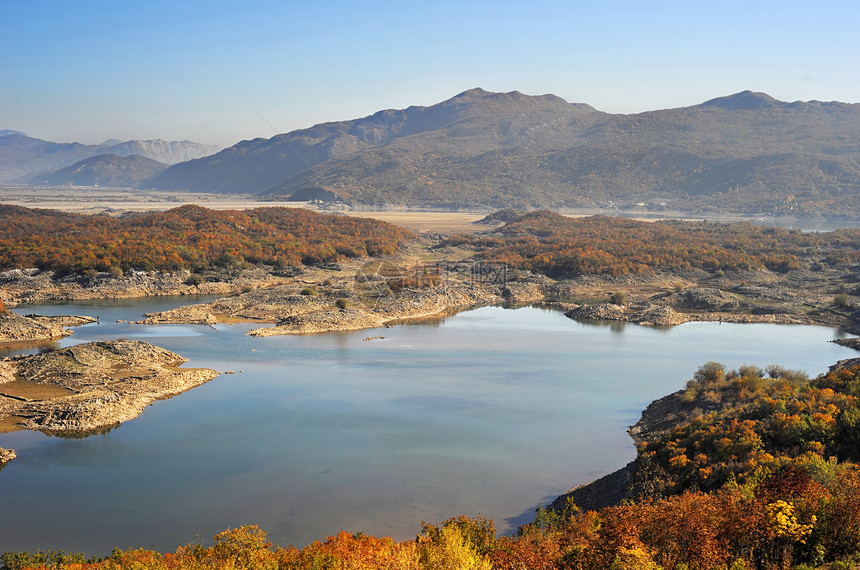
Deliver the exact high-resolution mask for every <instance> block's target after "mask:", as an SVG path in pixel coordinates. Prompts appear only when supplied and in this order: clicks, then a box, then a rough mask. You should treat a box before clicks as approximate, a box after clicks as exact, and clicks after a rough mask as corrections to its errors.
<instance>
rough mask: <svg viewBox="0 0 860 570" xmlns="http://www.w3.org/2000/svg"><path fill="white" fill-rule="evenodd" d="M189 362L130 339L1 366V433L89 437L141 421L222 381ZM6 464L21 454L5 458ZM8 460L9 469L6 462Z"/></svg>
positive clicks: (21, 358) (4, 361)
mask: <svg viewBox="0 0 860 570" xmlns="http://www.w3.org/2000/svg"><path fill="white" fill-rule="evenodd" d="M185 362H187V359H186V358H183V357H182V356H179V355H178V354H175V353H173V352H170V351H168V350H165V349H163V348H159V347H157V346H155V345H152V344H149V343H146V342H141V341H130V340H116V341H103V342H89V343H85V344H79V345H76V346H72V347H69V348H64V349H61V350H55V351H51V352H46V353H44V354H36V355H27V356H13V357H9V358H4V359H2V360H0V433H2V432H8V431H14V430H19V429H31V430H39V431H44V432H46V433H50V434H55V435H87V434H89V433H97V432H99V431H102V430H106V429H110V428H113V427H115V426H117V425H119V424H121V423H122V422H124V421H127V420H130V419H132V418H134V417H136V416H138V415H139V414H140V413H141V412H142V411H143V409H144V408H145V407H146V406H147V405H149V404H150V403H151V402H153V401H154V400H158V399H163V398H169V397H171V396H175V395H176V394H179V393H181V392H184V391H186V390H188V389H190V388H194V387H195V386H199V385H200V384H203V383H205V382H208V381H209V380H212V379H213V378H215V377H216V376H218V374H219V373H218V372H216V371H215V370H210V369H204V368H188V369H183V368H179V366H180V365H182V364H183V363H185ZM0 457H3V458H4V459H5V461H8V460H9V459H12V458H13V457H14V454H9V453H4V454H2V455H0ZM5 461H4V462H5Z"/></svg>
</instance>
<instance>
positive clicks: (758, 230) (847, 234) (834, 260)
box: [446, 211, 860, 278]
mask: <svg viewBox="0 0 860 570" xmlns="http://www.w3.org/2000/svg"><path fill="white" fill-rule="evenodd" d="M446 243H448V244H451V245H454V244H463V243H468V244H471V245H473V246H474V247H476V248H477V249H478V250H479V253H478V257H479V258H483V259H487V260H490V261H495V262H500V263H505V264H507V265H509V266H510V267H514V268H520V269H529V270H531V271H535V272H538V273H543V274H546V275H549V276H551V277H559V278H562V277H575V276H578V275H600V274H608V275H625V274H643V273H655V272H659V271H678V270H684V269H704V270H706V271H711V272H715V271H733V270H751V269H764V268H766V269H769V270H772V271H789V270H791V269H797V268H800V267H806V266H810V265H812V264H814V263H820V262H823V263H826V264H831V265H835V264H838V263H856V262H857V261H860V231H857V230H837V231H834V232H828V233H803V232H800V231H797V230H786V229H780V228H774V227H764V226H756V225H753V224H741V223H733V224H722V223H712V222H685V221H660V222H641V221H637V220H631V219H627V218H616V217H606V216H593V217H588V218H569V217H565V216H561V215H559V214H557V213H555V212H549V211H536V212H531V213H528V214H523V215H521V216H519V217H517V218H514V219H512V220H511V221H510V222H508V223H506V224H505V225H503V226H501V227H499V228H498V229H496V230H494V231H491V232H484V233H480V234H462V235H457V236H453V237H451V238H449V240H448V241H447V242H446Z"/></svg>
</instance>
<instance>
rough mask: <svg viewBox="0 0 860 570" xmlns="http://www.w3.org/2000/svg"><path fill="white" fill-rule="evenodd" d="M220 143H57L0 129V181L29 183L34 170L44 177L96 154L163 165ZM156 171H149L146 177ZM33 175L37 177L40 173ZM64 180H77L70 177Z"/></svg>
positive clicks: (203, 153) (199, 154) (202, 153)
mask: <svg viewBox="0 0 860 570" xmlns="http://www.w3.org/2000/svg"><path fill="white" fill-rule="evenodd" d="M218 150H219V147H217V146H211V145H203V144H199V143H195V142H191V141H163V140H160V139H159V140H150V141H138V140H131V141H124V142H123V141H117V140H109V141H105V142H104V143H102V144H99V145H85V144H81V143H76V142H74V143H57V142H50V141H44V140H41V139H37V138H33V137H29V136H27V135H26V134H24V133H22V132H19V131H12V130H8V129H6V130H0V182H19V183H31V184H37V183H36V182H30V178H31V177H33V175H35V174H40V175H41V177H46V176H48V175H49V173H50V172H51V171H54V170H57V169H62V168H65V167H67V166H70V165H72V164H75V163H77V162H79V161H82V160H85V159H88V158H92V157H94V156H99V155H116V156H119V157H127V156H141V157H145V158H148V159H151V160H154V161H157V162H161V163H164V164H165V165H170V164H176V163H178V162H184V161H187V160H191V159H193V158H200V157H203V156H206V155H210V154H212V153H214V152H217V151H218ZM154 174H155V172H154V171H153V172H151V173H150V175H149V177H151V176H153V175H154ZM35 178H37V179H38V178H40V177H39V176H37V177H35ZM67 183H76V182H75V181H73V180H70V181H68V182H67Z"/></svg>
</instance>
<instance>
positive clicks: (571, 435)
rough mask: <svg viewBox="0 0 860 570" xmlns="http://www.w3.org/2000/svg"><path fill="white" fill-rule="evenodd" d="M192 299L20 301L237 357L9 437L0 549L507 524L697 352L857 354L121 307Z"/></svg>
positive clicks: (772, 338)
mask: <svg viewBox="0 0 860 570" xmlns="http://www.w3.org/2000/svg"><path fill="white" fill-rule="evenodd" d="M191 301H193V300H191V299H189V298H187V297H186V298H160V299H159V298H156V299H147V300H128V301H111V302H93V303H88V304H67V305H45V306H36V307H27V308H21V309H17V310H19V311H20V312H22V313H27V312H37V313H41V314H86V315H94V316H95V315H98V316H99V317H100V323H98V324H92V325H86V326H84V327H79V328H77V329H75V334H74V335H73V336H71V337H69V338H67V339H63V340H62V341H61V342H60V343H59V345H60V346H68V345H70V344H74V343H79V342H86V341H89V340H101V339H104V340H110V339H116V338H130V339H138V340H146V341H149V342H152V343H154V344H157V345H159V346H163V347H164V348H167V349H169V350H172V351H175V352H178V353H180V354H182V355H183V356H185V357H187V358H189V359H190V360H191V361H190V362H189V363H188V364H187V365H186V366H204V367H211V368H215V369H217V370H221V371H233V372H235V374H224V375H221V376H219V377H218V378H216V379H215V380H213V381H212V382H210V383H208V384H205V385H203V386H201V387H198V388H195V389H193V390H191V391H189V392H186V393H184V394H181V395H179V396H177V397H174V398H172V399H169V400H164V401H160V402H156V403H155V404H153V405H152V406H150V407H149V408H147V410H146V411H145V412H144V413H143V415H141V416H140V417H139V418H137V419H135V420H132V421H130V422H127V423H125V424H123V425H121V426H119V427H118V428H116V429H114V430H112V431H110V432H109V433H107V434H104V435H97V436H91V437H88V438H84V439H62V438H57V437H49V436H45V435H43V434H41V433H37V432H15V433H10V434H4V435H0V446H2V447H7V448H13V449H15V450H16V451H17V452H18V459H16V460H14V461H13V462H11V463H10V464H9V465H8V466H7V467H6V468H5V469H3V470H2V471H0V508H1V509H2V512H3V514H4V516H3V517H2V520H0V552H3V551H9V550H33V549H36V548H42V549H64V550H66V551H74V552H85V553H87V554H88V555H105V554H108V553H109V552H110V550H111V549H112V548H114V547H119V548H128V547H143V548H152V549H156V550H159V551H172V550H174V549H175V548H176V547H177V546H179V545H184V544H188V543H189V542H197V541H200V542H203V543H207V544H208V543H209V541H211V537H212V535H213V534H215V533H216V532H219V531H221V530H224V529H226V528H228V527H235V526H238V525H241V524H245V523H255V524H259V525H260V526H261V527H262V528H263V529H265V530H266V531H268V532H269V538H270V540H272V542H274V543H276V544H280V545H282V546H286V545H288V544H294V545H297V546H301V545H304V544H307V543H309V542H311V541H313V540H316V539H324V538H325V536H326V534H334V533H336V532H337V531H338V530H340V529H345V530H348V531H350V532H355V531H363V532H365V533H370V534H375V535H380V536H383V535H387V536H393V537H394V538H397V539H408V538H411V537H413V536H414V535H415V534H416V533H418V532H419V530H420V522H421V521H422V520H426V521H430V522H439V521H441V520H444V519H445V518H448V517H451V516H455V515H457V514H460V513H464V514H472V515H474V514H478V513H480V514H483V515H485V516H488V517H492V518H493V519H494V520H495V522H496V525H497V527H498V528H499V530H500V531H502V532H513V531H514V530H515V529H516V526H517V525H519V524H522V523H523V522H527V520H529V517H530V516H531V514H532V513H533V510H534V508H535V507H536V506H537V505H538V504H540V503H543V504H546V503H548V502H549V501H551V500H552V499H553V498H555V497H556V496H557V495H559V494H561V493H563V492H565V491H566V490H567V489H568V488H569V487H570V486H572V485H575V484H579V483H585V482H588V481H590V480H593V479H595V478H597V477H600V476H602V475H604V474H606V473H609V472H611V471H614V470H615V469H617V468H619V467H621V466H623V465H624V464H625V463H627V462H628V461H630V460H631V459H633V457H634V456H635V451H634V448H633V445H632V442H631V440H630V439H629V437H628V436H627V434H626V428H627V427H628V426H629V425H631V424H633V423H634V422H635V421H636V420H637V419H638V418H639V415H640V413H641V411H642V409H643V408H644V407H645V406H647V404H648V403H649V402H651V401H652V400H654V399H655V398H659V397H661V396H663V395H665V394H668V393H670V392H673V391H675V390H678V389H680V388H682V387H683V386H684V384H685V382H686V381H687V380H688V379H689V378H691V377H692V375H693V373H694V371H695V370H696V369H697V368H698V367H699V366H701V365H702V364H703V363H705V362H706V361H709V360H715V361H719V362H722V363H723V364H725V365H726V366H727V367H729V368H737V367H738V366H740V365H743V364H751V365H756V366H760V367H765V366H766V365H768V364H780V365H782V366H784V367H786V368H792V369H802V370H806V371H807V372H808V373H809V374H810V376H814V375H816V374H818V373H820V372H823V371H825V370H826V369H827V368H828V366H830V365H831V364H833V363H835V362H836V361H837V360H840V359H844V358H850V357H852V356H854V355H855V354H856V353H855V352H854V351H852V350H850V349H847V348H844V347H841V346H838V345H835V344H833V343H829V342H827V341H828V340H831V339H834V338H837V337H838V336H839V333H838V332H837V331H835V330H833V329H829V328H825V327H814V326H790V325H764V324H756V325H737V324H728V323H723V324H718V323H687V324H684V325H680V326H677V327H674V328H670V329H654V328H647V327H640V326H637V325H623V324H619V323H615V324H611V325H609V324H595V323H580V322H575V321H572V320H570V319H567V318H566V317H564V315H562V314H561V313H560V312H557V311H552V310H544V309H538V308H521V309H516V310H511V309H502V308H499V307H485V308H482V309H477V310H474V311H469V312H465V313H460V314H458V315H456V316H453V317H449V318H447V319H444V320H441V321H438V322H434V323H424V324H412V325H401V326H395V327H392V328H385V329H373V330H364V331H357V332H349V333H328V334H321V335H311V336H281V337H267V338H253V337H249V336H247V335H245V332H246V331H247V330H248V329H250V328H252V327H251V325H217V326H215V327H210V326H202V325H201V326H185V325H183V326H178V325H156V326H140V325H129V324H124V323H116V322H115V321H116V320H118V319H119V320H133V319H138V318H140V317H141V315H142V314H143V313H144V312H147V311H155V310H164V309H168V308H171V307H173V306H177V305H179V304H185V303H188V302H191ZM376 336H382V337H385V338H383V339H376V340H369V341H366V340H364V339H365V338H368V337H376Z"/></svg>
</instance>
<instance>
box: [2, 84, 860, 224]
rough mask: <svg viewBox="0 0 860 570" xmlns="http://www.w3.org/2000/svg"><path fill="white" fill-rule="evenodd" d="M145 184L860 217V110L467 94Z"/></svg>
mask: <svg viewBox="0 0 860 570" xmlns="http://www.w3.org/2000/svg"><path fill="white" fill-rule="evenodd" d="M15 136H16V135H10V136H9V137H3V138H0V146H2V141H3V140H4V139H8V138H10V137H15ZM0 156H2V152H0ZM0 168H2V161H0ZM137 185H138V186H140V187H145V188H155V189H160V190H174V191H181V190H188V191H203V192H222V193H241V194H260V195H262V196H270V197H273V198H279V199H283V198H284V197H287V198H288V199H295V200H307V199H319V200H323V201H333V200H337V201H342V202H346V203H349V204H352V205H355V206H357V207H378V206H381V205H391V206H423V207H435V208H483V209H498V208H519V209H528V208H545V207H549V208H565V207H599V208H605V209H613V208H630V207H644V208H649V209H656V210H659V209H673V210H683V211H690V212H702V213H708V212H725V213H729V212H737V213H790V214H796V215H825V216H849V217H860V105H858V104H848V103H839V102H821V101H806V102H804V101H797V102H784V101H779V100H777V99H775V98H773V97H771V96H769V95H767V94H765V93H757V92H752V91H744V92H741V93H736V94H734V95H729V96H725V97H718V98H715V99H711V100H709V101H705V102H704V103H701V104H699V105H694V106H690V107H682V108H677V109H665V110H658V111H649V112H645V113H637V114H611V113H605V112H602V111H598V110H597V109H595V108H594V107H591V106H589V105H586V104H582V103H568V102H567V101H565V100H563V99H561V98H560V97H557V96H554V95H542V96H529V95H524V94H522V93H519V92H516V91H514V92H511V93H491V92H487V91H484V90H482V89H470V90H468V91H465V92H463V93H460V94H459V95H457V96H455V97H453V98H451V99H449V100H447V101H443V102H441V103H438V104H435V105H431V106H428V107H417V106H413V107H409V108H406V109H400V110H384V111H379V112H377V113H375V114H373V115H370V116H368V117H364V118H360V119H354V120H350V121H340V122H332V123H323V124H319V125H315V126H313V127H310V128H307V129H301V130H296V131H293V132H290V133H286V134H280V135H277V136H275V137H272V138H270V139H263V138H260V139H254V140H248V141H241V142H239V143H237V144H235V145H233V146H231V147H229V148H226V149H224V150H222V151H220V152H218V153H215V154H212V155H210V156H204V157H201V158H195V159H192V160H188V161H185V162H180V163H178V164H174V165H172V166H170V167H169V168H166V169H165V170H163V171H162V172H160V173H157V174H155V175H154V176H152V177H151V178H148V179H143V180H140V181H139V182H138V183H137Z"/></svg>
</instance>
